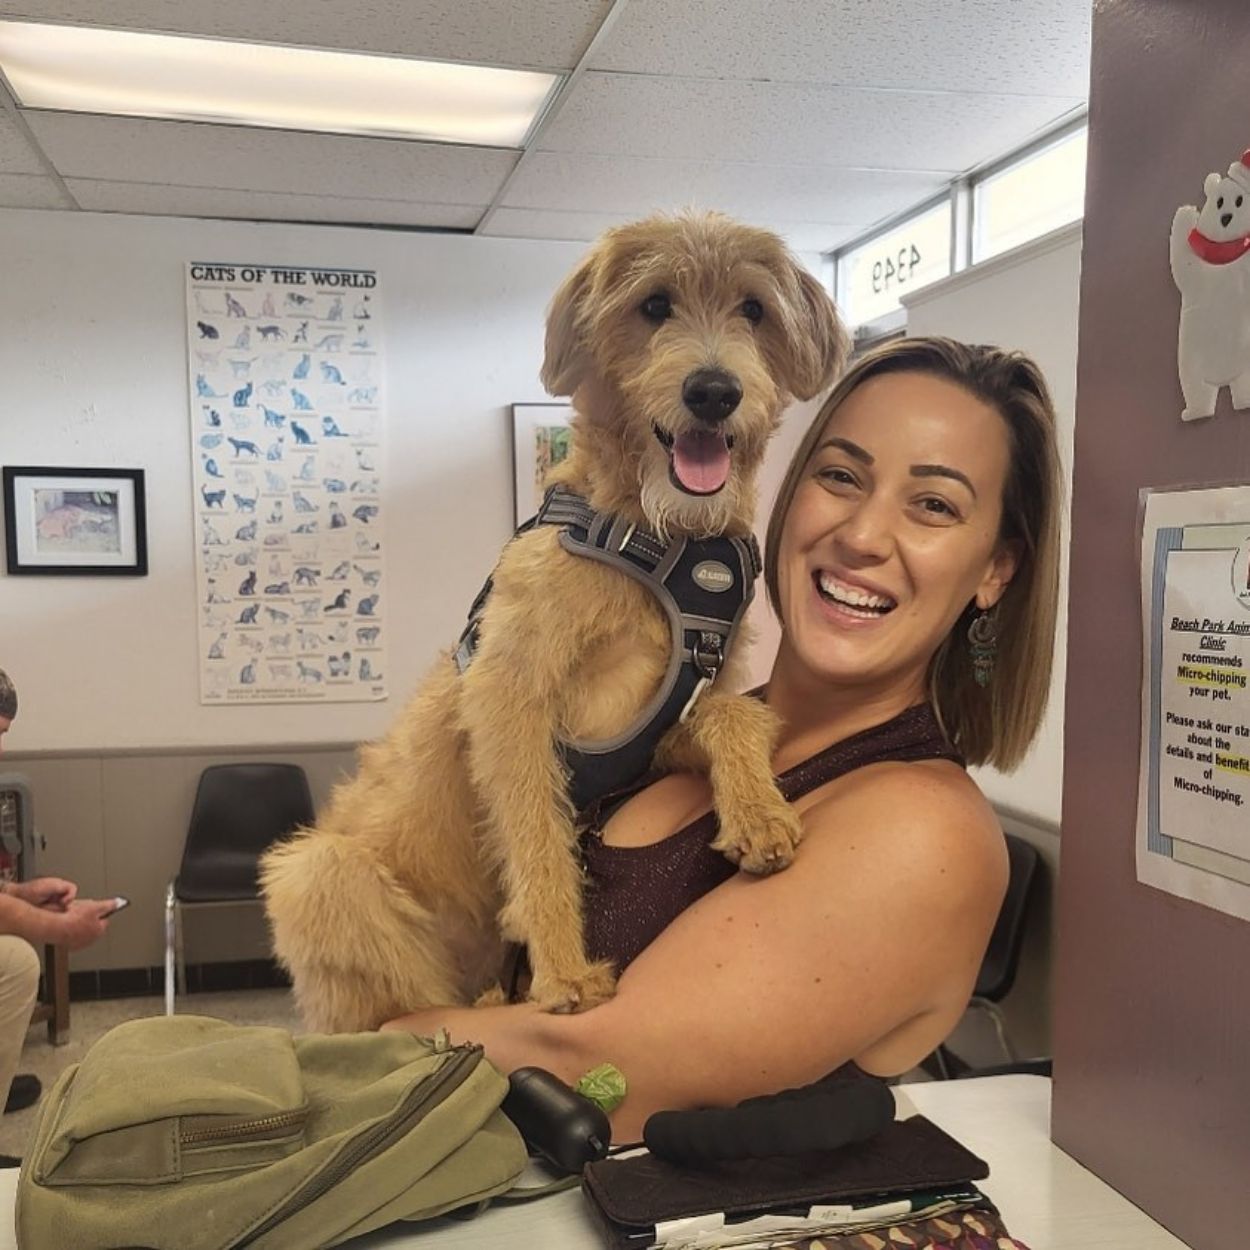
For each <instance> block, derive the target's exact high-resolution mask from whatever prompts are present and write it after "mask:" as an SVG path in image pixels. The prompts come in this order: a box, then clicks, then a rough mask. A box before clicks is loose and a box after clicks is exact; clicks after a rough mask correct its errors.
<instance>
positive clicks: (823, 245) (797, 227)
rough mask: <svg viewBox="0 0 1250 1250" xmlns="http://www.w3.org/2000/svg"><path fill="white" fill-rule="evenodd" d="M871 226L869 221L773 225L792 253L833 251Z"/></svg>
mask: <svg viewBox="0 0 1250 1250" xmlns="http://www.w3.org/2000/svg"><path fill="white" fill-rule="evenodd" d="M871 224H872V223H871V222H868V221H854V222H847V221H843V222H828V223H825V222H808V221H778V222H774V223H773V225H772V228H773V229H774V230H776V232H777V233H778V234H779V235H781V237H782V238H783V239H785V241H786V245H787V246H788V247H789V248H790V250H791V251H793V252H809V253H816V252H831V251H833V249H834V248H835V247H837V246H838V245H839V244H841V243H844V242H846V240H847V239H850V238H853V237H854V236H855V235H856V234H858V233H859V232H860V231H861V230H863V229H865V228H866V227H867V226H869V225H871Z"/></svg>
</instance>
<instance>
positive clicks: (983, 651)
mask: <svg viewBox="0 0 1250 1250" xmlns="http://www.w3.org/2000/svg"><path fill="white" fill-rule="evenodd" d="M968 646H969V649H970V650H971V652H972V675H973V677H975V678H976V682H977V685H978V686H980V687H981V688H982V689H984V688H985V687H986V686H988V685H989V684H990V678H991V677H993V676H994V660H995V659H996V658H997V656H998V604H995V605H994V606H993V607H992V608H989V609H987V610H986V611H984V612H978V613H977V614H976V616H974V617H973V618H972V624H971V625H969V626H968Z"/></svg>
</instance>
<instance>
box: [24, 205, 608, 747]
mask: <svg viewBox="0 0 1250 1250" xmlns="http://www.w3.org/2000/svg"><path fill="white" fill-rule="evenodd" d="M582 250H583V247H582V246H581V245H579V244H568V243H547V242H533V241H528V240H526V241H514V240H504V239H478V238H469V237H457V236H449V235H441V236H440V235H429V234H418V233H400V232H396V231H387V230H362V229H336V228H327V227H316V226H307V227H306V226H285V225H273V224H253V223H243V222H221V221H197V220H183V219H176V218H142V217H122V216H110V215H102V214H82V213H72V214H71V213H52V212H17V211H9V212H6V211H0V274H3V282H4V292H5V296H4V300H3V305H2V306H0V463H4V464H51V465H58V464H59V465H75V466H88V465H90V466H103V465H118V466H125V467H140V468H143V469H145V470H146V472H147V503H148V544H149V563H150V568H151V572H150V575H149V576H148V577H146V578H137V579H131V578H78V577H9V576H6V575H3V574H0V667H3V668H5V669H7V670H8V672H9V673H10V674H11V675H12V676H13V677H14V679H15V681H16V682H17V685H18V689H19V695H20V698H21V714H20V718H19V722H18V724H17V726H16V728H15V730H14V732H13V733H12V735H11V736H10V738H9V745H10V746H12V747H14V748H15V749H22V750H55V749H73V748H87V749H109V748H123V747H124V748H145V747H162V748H165V747H177V746H204V745H215V746H228V745H231V744H235V745H244V744H256V743H291V744H296V743H317V742H349V741H354V740H357V739H360V738H367V737H372V736H375V735H377V734H378V733H380V732H381V731H382V730H383V729H384V728H385V727H386V725H387V724H388V723H389V721H390V720H391V719H392V717H393V716H394V715H395V713H396V712H397V710H398V708H399V706H400V704H401V702H402V700H403V698H404V697H405V696H406V695H407V694H408V693H409V692H410V691H411V689H412V688H413V686H414V684H415V683H416V681H417V679H418V677H419V676H420V674H421V672H422V671H423V670H424V668H425V667H426V665H427V664H428V663H429V662H430V661H431V659H432V658H433V657H434V655H435V654H436V652H437V651H438V649H439V648H441V647H443V646H446V645H448V644H449V643H450V642H452V641H454V640H455V638H456V636H457V634H458V632H459V630H460V628H461V626H462V624H463V620H464V614H465V612H466V610H467V608H468V605H469V603H470V601H471V600H472V597H473V595H474V594H475V593H476V592H477V590H478V587H479V586H480V584H481V582H482V580H483V579H484V578H485V576H486V575H487V573H489V571H490V568H491V566H492V564H493V562H494V559H495V557H496V555H497V554H498V550H499V547H500V545H501V544H502V542H503V541H504V539H505V538H506V537H507V535H508V534H509V533H510V531H511V523H512V522H511V517H512V485H511V483H512V475H511V474H512V471H511V463H510V446H509V433H508V430H509V424H510V417H509V414H508V411H507V406H508V405H509V404H510V403H512V402H514V401H525V400H531V401H532V400H542V399H545V398H546V396H545V394H544V392H543V389H542V386H541V385H540V384H539V381H538V369H539V365H540V363H541V359H542V332H543V311H544V308H545V306H546V304H547V302H548V300H549V299H550V297H551V294H552V292H553V291H554V290H555V287H556V286H557V284H558V283H559V281H560V279H561V278H562V277H563V276H564V274H565V273H566V272H567V271H568V270H569V269H570V268H571V266H572V265H573V264H574V262H575V261H576V259H577V257H578V256H579V255H580V253H581V252H582ZM192 259H214V260H224V261H230V260H240V261H247V260H251V261H255V262H257V263H265V262H269V263H273V262H285V263H290V264H310V263H311V264H325V265H336V264H337V265H342V266H345V267H359V268H373V269H377V270H378V271H379V277H380V282H381V284H382V301H383V306H384V315H385V335H386V353H387V377H386V390H385V393H386V396H387V399H388V409H389V410H388V418H387V419H388V431H387V457H386V473H385V476H384V483H383V484H384V490H385V499H384V503H385V521H386V540H387V541H386V551H385V555H386V566H387V574H386V575H387V581H388V584H389V587H390V594H391V604H390V605H388V612H387V630H388V634H389V641H388V646H389V654H388V666H389V669H390V671H389V672H387V673H386V678H387V682H388V686H389V689H390V694H391V697H390V699H389V700H388V701H386V702H384V703H377V704H367V703H359V704H342V703H341V704H333V705H328V706H319V705H311V704H310V705H295V706H285V705H279V706H272V707H269V706H258V707H249V706H242V707H240V706H235V707H201V706H200V703H199V693H198V675H197V674H198V668H197V656H196V648H197V634H196V615H195V614H196V593H195V586H194V578H193V566H192V557H193V545H192V531H191V523H192V506H191V474H190V450H189V443H190V433H189V417H188V413H187V403H188V400H187V380H186V378H187V373H186V364H185V356H186V336H185V325H184V323H185V314H184V311H183V307H184V299H185V296H184V293H183V265H184V262H185V261H187V260H192Z"/></svg>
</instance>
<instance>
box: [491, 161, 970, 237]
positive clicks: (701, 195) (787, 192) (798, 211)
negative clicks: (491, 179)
mask: <svg viewBox="0 0 1250 1250" xmlns="http://www.w3.org/2000/svg"><path fill="white" fill-rule="evenodd" d="M946 181H947V179H946V176H945V175H943V174H924V173H915V172H910V171H902V172H900V171H896V170H858V169H856V170H852V169H833V168H830V167H828V166H816V165H810V164H804V165H744V164H739V163H736V162H728V161H726V162H719V163H712V162H701V161H682V160H664V159H654V158H653V159H642V158H637V157H612V156H588V155H583V154H580V153H560V152H531V153H530V154H529V155H528V156H526V158H525V160H524V161H523V162H522V164H521V168H520V169H519V170H518V171H517V173H516V176H515V177H514V178H513V180H512V182H511V183H509V185H508V190H507V192H506V193H505V195H504V199H503V204H504V205H506V206H507V207H510V208H556V209H563V210H568V211H578V212H590V213H631V214H636V215H638V216H642V215H644V214H646V213H649V212H653V211H655V210H668V211H671V210H674V209H681V208H713V209H718V210H719V211H721V212H724V213H729V214H730V215H731V216H734V217H741V218H742V219H743V220H745V221H787V220H788V221H794V222H822V221H823V222H842V223H846V222H862V223H864V224H865V225H867V224H869V223H871V222H873V221H876V220H877V219H879V218H881V217H885V216H887V215H888V214H890V213H893V212H899V211H901V210H902V209H905V208H907V207H909V206H910V205H912V204H915V203H917V202H918V201H919V200H922V199H924V198H925V197H926V196H929V195H934V194H936V193H938V192H939V191H941V190H942V189H943V187H944V186H945V183H946Z"/></svg>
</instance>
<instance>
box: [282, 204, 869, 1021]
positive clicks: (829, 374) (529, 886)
mask: <svg viewBox="0 0 1250 1250" xmlns="http://www.w3.org/2000/svg"><path fill="white" fill-rule="evenodd" d="M845 347H846V339H845V335H844V332H843V330H842V326H841V324H840V323H839V321H838V318H837V315H836V313H835V311H834V308H833V305H832V304H831V302H830V300H829V298H828V296H827V295H826V293H825V291H824V290H823V289H822V288H821V286H820V284H819V283H818V282H817V281H816V280H815V279H814V278H813V277H812V276H811V275H810V274H808V273H807V272H806V271H805V270H803V269H802V268H801V267H800V266H799V265H798V264H797V263H796V262H795V260H794V259H793V258H792V257H791V256H790V255H789V253H788V252H787V251H786V249H785V247H784V246H783V244H782V243H781V241H780V240H779V239H778V238H777V237H776V236H775V235H773V234H770V233H768V232H767V231H763V230H757V229H753V228H750V227H747V226H743V225H739V224H737V223H735V222H732V221H730V220H729V219H728V218H725V217H721V216H719V215H697V216H695V215H691V216H682V217H677V218H668V217H655V218H651V219H649V220H646V221H643V222H639V223H638V224H636V225H630V226H624V227H621V228H619V229H615V230H612V231H609V232H608V233H607V234H606V235H605V236H604V237H603V238H602V239H601V240H600V241H599V242H598V244H597V245H596V246H595V247H594V248H593V249H592V251H591V252H590V254H589V255H588V256H587V258H586V259H585V261H584V262H583V263H582V264H581V265H580V266H579V267H578V268H577V269H576V271H575V272H574V273H573V274H572V275H571V276H570V277H569V278H568V279H567V280H566V281H565V283H564V285H563V286H562V287H561V289H560V290H559V292H558V293H557V294H556V297H555V299H554V301H553V303H552V306H551V310H550V313H549V316H548V323H547V343H546V360H545V362H544V365H543V370H542V380H543V383H544V385H545V386H546V387H547V389H548V390H549V391H550V392H551V393H552V394H553V395H571V396H572V397H573V405H574V409H575V414H576V415H575V416H574V418H573V423H572V428H573V433H572V446H571V449H570V454H569V457H568V459H567V461H565V462H564V463H563V464H561V465H560V466H558V467H557V469H556V470H555V471H554V472H553V473H552V475H551V480H555V481H559V482H562V483H564V484H566V485H567V486H568V487H570V488H571V489H573V490H575V491H577V492H578V493H579V494H580V495H582V496H583V497H584V498H586V499H588V500H589V502H590V504H591V505H592V506H593V507H594V508H595V509H597V510H599V511H601V512H606V513H613V514H616V515H618V516H621V517H625V518H627V519H628V520H629V521H630V522H633V523H636V524H637V525H638V526H640V527H642V526H648V527H650V529H651V530H652V531H654V532H656V533H659V534H661V535H685V536H708V535H715V534H725V535H730V536H733V535H746V534H748V533H749V532H750V529H751V523H752V518H753V515H754V512H755V503H756V492H755V476H756V471H757V469H758V468H759V465H760V463H761V460H762V458H763V455H764V449H765V446H766V444H767V442H768V440H769V437H770V436H771V435H772V434H773V432H774V430H775V429H776V427H777V424H778V421H779V419H780V417H781V414H782V411H783V409H784V408H785V407H786V405H787V404H788V403H789V402H790V401H791V399H792V398H795V397H797V398H801V399H806V398H810V397H811V396H813V395H815V394H816V393H817V392H819V391H820V390H822V389H823V388H824V387H825V386H826V385H828V383H830V382H831V381H832V379H833V376H834V374H835V373H836V371H837V369H838V367H839V366H840V364H841V363H842V360H843V357H844V353H845ZM696 383H697V384H698V385H697V386H696V385H695V384H696ZM700 388H701V389H700ZM559 533H560V530H559V527H558V526H555V525H542V526H539V527H537V528H535V529H533V530H530V531H528V532H526V533H524V534H522V535H520V536H519V537H517V538H515V539H514V540H513V541H512V542H511V543H509V544H508V546H507V547H506V548H505V550H504V552H503V555H502V557H501V558H500V561H499V564H498V567H497V568H496V570H495V573H494V586H493V589H492V591H491V594H490V597H489V599H488V600H487V604H486V609H485V615H484V616H483V618H482V622H481V631H480V641H479V644H478V647H477V651H476V653H475V655H474V658H473V662H472V664H471V665H470V667H469V668H468V669H467V671H466V672H465V673H464V675H463V676H460V675H458V673H457V670H456V667H455V666H454V664H453V661H452V658H451V655H450V653H448V654H446V655H444V656H442V657H441V658H440V659H439V660H438V662H437V663H436V664H435V666H434V669H433V671H432V672H431V673H430V674H429V675H428V676H427V677H426V679H425V680H424V682H423V684H422V686H421V688H420V689H419V691H418V693H417V695H416V696H415V698H414V699H413V701H412V703H411V704H410V706H409V707H408V708H407V710H406V711H405V712H404V714H403V715H402V717H401V719H400V720H399V722H398V724H396V725H395V727H394V728H393V729H392V730H391V732H390V733H389V735H388V736H387V737H386V738H385V739H384V740H383V741H381V742H379V743H375V744H372V745H369V746H366V747H365V748H364V749H363V750H362V753H361V757H360V766H359V770H358V773H357V775H356V777H355V778H354V779H352V780H350V781H348V782H345V783H344V784H342V785H340V786H339V787H338V788H337V789H336V790H335V791H334V793H333V795H332V797H331V799H330V801H329V804H328V806H327V808H326V810H325V811H324V812H323V813H322V814H321V816H320V818H319V820H318V822H317V825H316V827H315V828H314V829H310V830H304V831H301V833H299V834H298V835H297V836H296V837H295V838H294V839H293V840H291V841H290V842H287V843H285V844H283V845H281V846H279V847H278V848H277V849H275V850H273V851H271V852H270V854H269V855H268V856H267V857H266V860H265V862H264V864H263V871H262V881H263V886H264V890H265V896H266V903H267V906H268V911H269V917H270V921H271V924H272V928H273V933H274V943H275V948H276V951H277V954H278V956H279V958H280V959H281V960H282V962H283V963H284V964H285V965H286V967H287V968H288V969H289V970H290V972H291V974H292V976H293V979H294V984H295V993H296V996H297V999H298V1002H299V1005H300V1009H301V1011H302V1013H303V1015H304V1018H305V1020H306V1022H307V1024H308V1025H309V1027H311V1028H314V1029H318V1030H362V1029H369V1028H374V1027H376V1026H377V1025H378V1024H379V1023H381V1022H382V1021H384V1020H386V1019H388V1018H392V1017H394V1016H397V1015H400V1014H402V1013H403V1012H405V1011H409V1010H413V1009H415V1008H418V1007H421V1006H427V1005H432V1004H448V1003H463V1002H471V1001H473V1000H474V998H475V997H476V996H477V995H478V994H479V993H481V992H482V991H483V990H485V989H487V988H488V987H490V986H491V985H493V984H496V983H497V982H498V979H499V976H500V968H501V961H502V949H503V942H504V941H505V940H511V941H518V942H524V943H525V944H526V946H527V948H528V954H529V961H530V966H531V968H532V970H533V980H532V983H531V987H530V996H531V998H532V999H534V1000H535V1001H536V1002H538V1003H540V1004H541V1005H543V1006H544V1007H547V1008H549V1009H553V1010H570V1009H580V1008H585V1007H588V1006H591V1005H592V1004H594V1003H596V1002H599V1001H601V1000H602V999H604V998H605V997H608V996H610V994H611V992H612V984H613V978H612V974H611V970H610V969H609V968H608V967H606V966H604V965H602V964H591V963H590V962H589V961H588V960H587V957H586V955H585V951H584V945H583V938H582V904H581V873H580V865H579V862H578V856H577V839H576V833H575V829H574V813H573V811H572V810H571V805H570V803H569V799H568V796H567V776H566V773H565V770H564V766H563V763H562V757H561V753H560V749H559V744H560V743H561V742H586V741H590V742H602V741H604V740H606V739H610V738H612V737H614V736H615V735H616V734H618V733H619V732H620V731H622V730H623V729H624V728H625V727H626V726H628V725H630V724H631V723H632V722H633V721H634V719H635V718H636V717H637V716H638V714H639V713H640V711H641V710H642V709H643V708H644V707H645V706H646V705H647V704H648V703H649V701H650V700H651V699H652V696H653V694H654V693H655V692H656V691H657V689H658V688H659V685H660V682H661V679H662V677H663V676H664V673H665V669H666V665H667V663H668V657H669V645H670V629H669V624H668V620H667V618H666V616H665V614H664V612H663V610H662V609H661V608H660V606H659V604H658V602H657V601H656V599H655V598H654V596H653V595H652V594H651V592H650V591H649V590H648V589H647V588H646V587H645V586H643V585H640V584H639V583H638V582H637V581H635V580H633V579H632V578H630V577H628V576H625V575H623V574H622V573H621V572H620V571H618V570H616V569H613V568H610V567H606V566H605V565H603V564H602V563H599V562H598V561H595V560H589V559H585V558H582V557H579V556H577V555H574V554H571V553H570V552H568V551H566V550H565V549H564V548H563V547H561V546H560V544H559V542H558V541H557V540H558V537H559ZM734 650H735V651H736V652H739V653H740V650H741V649H740V648H737V647H735V648H734ZM739 667H740V666H735V664H734V662H733V658H732V656H731V657H730V659H729V663H728V665H727V667H726V669H725V670H724V671H723V672H722V673H721V675H720V676H719V677H718V679H717V681H716V684H715V685H714V686H712V687H711V688H710V689H709V690H707V691H706V692H705V693H704V694H703V695H702V697H701V698H700V699H698V701H697V702H696V703H695V704H694V707H693V710H692V711H691V713H690V715H689V716H688V717H687V718H686V719H685V721H684V722H682V723H680V724H678V725H677V726H675V727H674V728H673V729H672V730H670V731H669V732H668V734H667V735H666V737H665V739H664V740H663V742H662V743H661V750H660V756H659V759H658V761H657V762H659V763H661V764H663V765H665V766H668V767H681V768H686V769H699V770H706V771H707V772H708V774H709V777H710V782H711V786H712V789H713V793H714V798H715V805H716V810H717V812H718V813H719V816H720V835H719V837H718V838H717V840H716V842H715V843H714V845H715V846H716V848H717V849H718V850H721V851H723V852H724V853H725V854H726V855H728V856H729V857H730V858H731V859H732V860H734V861H735V862H737V863H739V864H740V865H741V866H742V867H743V868H744V869H746V870H748V871H751V872H757V873H761V872H771V871H774V870H776V869H778V868H782V867H784V866H785V865H786V864H788V863H789V861H790V858H791V856H792V854H793V851H794V848H795V846H796V844H797V842H798V839H799V824H798V820H797V818H796V817H795V815H794V813H793V811H792V810H791V808H790V807H789V805H788V804H786V803H785V801H784V800H783V799H782V797H781V795H780V793H779V792H778V790H777V787H776V784H775V783H774V780H773V777H772V770H771V767H770V759H771V754H772V747H773V743H774V738H775V732H776V726H775V724H774V720H773V717H772V714H771V713H770V712H769V711H768V710H767V708H766V707H765V706H764V705H763V704H762V703H761V702H760V701H758V700H756V699H751V698H747V697H744V696H741V695H736V694H733V693H730V691H732V690H733V689H736V688H737V683H738V682H739V680H740V678H741V673H740V671H737V670H738V668H739Z"/></svg>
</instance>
